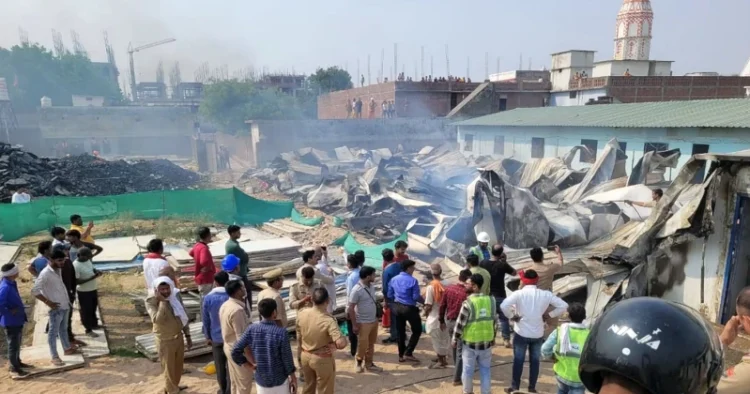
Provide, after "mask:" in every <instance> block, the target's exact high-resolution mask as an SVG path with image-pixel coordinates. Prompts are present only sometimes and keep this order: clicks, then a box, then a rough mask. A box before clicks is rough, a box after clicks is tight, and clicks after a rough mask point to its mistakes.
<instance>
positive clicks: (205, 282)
mask: <svg viewBox="0 0 750 394" xmlns="http://www.w3.org/2000/svg"><path fill="white" fill-rule="evenodd" d="M209 242H211V230H209V229H208V227H201V228H199V229H198V243H197V244H195V246H193V249H191V250H190V257H192V258H193V261H195V284H196V285H198V292H199V293H200V295H201V305H203V297H204V296H206V295H207V294H208V293H210V292H211V289H212V288H213V284H214V275H216V265H215V264H214V258H213V256H211V251H210V250H209V249H208V243H209Z"/></svg>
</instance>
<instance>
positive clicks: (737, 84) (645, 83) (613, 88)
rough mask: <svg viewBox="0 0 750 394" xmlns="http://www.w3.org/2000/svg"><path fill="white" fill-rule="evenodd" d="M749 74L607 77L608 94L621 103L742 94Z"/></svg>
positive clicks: (742, 95) (731, 96)
mask: <svg viewBox="0 0 750 394" xmlns="http://www.w3.org/2000/svg"><path fill="white" fill-rule="evenodd" d="M745 86H750V77H725V76H719V77H609V87H608V94H609V95H610V96H612V97H614V98H615V99H617V100H618V101H620V102H623V103H642V102H654V101H683V100H706V99H717V98H719V99H721V98H742V97H745Z"/></svg>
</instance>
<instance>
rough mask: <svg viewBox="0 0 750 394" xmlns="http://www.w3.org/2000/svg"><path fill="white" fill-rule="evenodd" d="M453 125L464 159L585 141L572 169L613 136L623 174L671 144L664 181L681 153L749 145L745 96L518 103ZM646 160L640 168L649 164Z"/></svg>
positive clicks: (551, 151) (528, 153) (540, 154)
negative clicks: (524, 105)
mask: <svg viewBox="0 0 750 394" xmlns="http://www.w3.org/2000/svg"><path fill="white" fill-rule="evenodd" d="M455 125H456V126H457V127H458V132H457V141H458V144H459V149H460V151H461V153H463V154H464V155H466V156H472V157H479V156H483V155H493V156H502V157H512V158H514V159H516V160H519V161H521V162H528V161H531V160H533V159H542V158H548V157H559V156H562V155H563V153H565V152H567V151H570V150H571V149H572V148H573V147H575V146H579V145H581V146H585V147H587V148H588V149H587V152H584V153H583V154H581V155H580V157H578V158H576V159H575V160H573V161H572V162H571V166H572V168H573V169H574V170H580V169H583V168H586V167H589V166H591V164H592V163H594V162H596V160H597V159H598V157H599V155H601V154H603V151H604V149H605V146H606V144H607V141H609V140H610V139H611V138H612V137H613V136H617V140H618V142H619V144H620V149H621V150H622V151H623V152H625V154H626V155H627V156H628V159H627V161H626V162H625V163H624V164H625V165H624V169H625V171H626V172H627V174H628V175H632V174H633V172H635V173H636V176H638V175H637V174H640V173H641V171H642V169H643V168H644V166H641V167H637V164H638V162H639V161H640V160H641V159H642V158H643V157H644V156H645V155H647V154H648V153H649V152H653V151H668V150H673V149H679V151H681V152H682V154H683V155H682V158H681V159H679V160H677V161H675V162H674V163H673V164H672V165H670V166H666V167H665V172H664V173H663V179H664V180H666V181H671V180H673V179H674V177H675V176H676V175H677V170H678V169H679V168H680V167H681V166H682V165H684V164H685V163H686V162H687V160H688V158H689V157H690V156H689V155H693V154H701V153H707V152H709V151H710V152H714V153H729V152H735V151H739V150H743V149H750V143H748V141H749V140H750V100H747V99H723V100H694V101H672V102H652V103H636V104H607V105H587V106H572V107H545V108H522V109H515V110H512V111H503V112H499V113H496V114H492V115H487V116H482V117H478V118H474V119H469V120H465V121H462V122H457V123H455ZM647 161H648V163H646V164H645V167H647V166H648V165H649V163H650V162H651V160H650V159H647ZM703 175H704V172H703V171H699V172H697V173H696V178H695V181H694V182H695V183H700V182H701V181H702V180H703ZM657 181H658V179H652V180H650V181H649V184H653V183H658V182H657Z"/></svg>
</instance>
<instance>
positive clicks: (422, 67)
mask: <svg viewBox="0 0 750 394" xmlns="http://www.w3.org/2000/svg"><path fill="white" fill-rule="evenodd" d="M421 59H422V60H421V69H420V71H422V78H424V45H422V57H421Z"/></svg>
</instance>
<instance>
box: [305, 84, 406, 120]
mask: <svg viewBox="0 0 750 394" xmlns="http://www.w3.org/2000/svg"><path fill="white" fill-rule="evenodd" d="M370 97H372V98H374V99H375V103H376V104H377V105H376V106H375V117H376V118H380V117H382V116H383V111H382V110H381V103H382V102H383V100H386V101H391V100H395V99H396V84H395V82H388V83H380V84H375V85H369V86H365V87H360V88H354V89H349V90H341V91H338V92H332V93H327V94H322V95H320V96H318V119H346V116H347V112H346V107H347V105H351V102H352V99H355V98H360V99H361V100H362V117H363V118H367V117H368V116H369V107H368V104H369V102H370Z"/></svg>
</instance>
